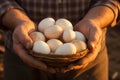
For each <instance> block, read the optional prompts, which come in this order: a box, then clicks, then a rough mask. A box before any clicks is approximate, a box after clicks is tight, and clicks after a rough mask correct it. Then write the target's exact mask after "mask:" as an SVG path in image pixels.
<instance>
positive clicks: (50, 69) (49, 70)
mask: <svg viewBox="0 0 120 80" xmlns="http://www.w3.org/2000/svg"><path fill="white" fill-rule="evenodd" d="M47 71H48V72H50V73H56V72H57V71H56V69H54V68H50V67H49V68H47Z"/></svg>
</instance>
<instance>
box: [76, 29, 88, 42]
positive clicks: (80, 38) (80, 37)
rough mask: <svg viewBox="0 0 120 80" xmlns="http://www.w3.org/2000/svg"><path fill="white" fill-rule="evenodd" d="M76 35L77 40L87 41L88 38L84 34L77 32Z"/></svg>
mask: <svg viewBox="0 0 120 80" xmlns="http://www.w3.org/2000/svg"><path fill="white" fill-rule="evenodd" d="M75 35H76V38H75V39H76V40H82V41H86V38H85V36H84V34H83V33H81V32H79V31H75Z"/></svg>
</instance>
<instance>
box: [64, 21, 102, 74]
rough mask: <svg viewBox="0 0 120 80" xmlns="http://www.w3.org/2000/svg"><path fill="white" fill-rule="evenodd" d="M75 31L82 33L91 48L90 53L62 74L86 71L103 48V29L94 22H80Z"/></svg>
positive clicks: (65, 69)
mask: <svg viewBox="0 0 120 80" xmlns="http://www.w3.org/2000/svg"><path fill="white" fill-rule="evenodd" d="M74 29H75V30H77V31H80V32H82V33H83V34H84V35H85V37H86V39H87V44H88V48H89V50H90V51H89V53H88V54H87V55H86V56H85V57H84V58H82V59H80V60H79V61H78V62H77V63H75V64H70V65H69V66H68V67H67V68H64V69H62V72H67V71H70V70H77V69H84V68H85V67H86V66H87V65H88V64H89V63H91V62H93V61H94V60H95V59H96V57H97V55H98V53H99V51H100V48H101V40H102V37H103V36H102V29H101V28H100V26H98V25H97V24H96V23H95V22H94V21H92V20H82V21H80V22H78V23H77V24H76V25H75V27H74Z"/></svg>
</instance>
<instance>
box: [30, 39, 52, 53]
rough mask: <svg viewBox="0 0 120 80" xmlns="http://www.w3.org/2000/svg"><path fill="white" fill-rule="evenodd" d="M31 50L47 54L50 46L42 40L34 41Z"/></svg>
mask: <svg viewBox="0 0 120 80" xmlns="http://www.w3.org/2000/svg"><path fill="white" fill-rule="evenodd" d="M32 50H33V52H35V53H41V54H49V53H50V48H49V46H48V44H47V43H45V42H44V41H36V42H35V43H34V45H33V49H32Z"/></svg>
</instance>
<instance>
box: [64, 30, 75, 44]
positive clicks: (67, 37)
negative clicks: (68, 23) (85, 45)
mask: <svg viewBox="0 0 120 80" xmlns="http://www.w3.org/2000/svg"><path fill="white" fill-rule="evenodd" d="M75 37H76V36H75V32H74V31H73V30H71V29H67V30H65V31H64V32H63V40H64V41H65V42H70V41H72V40H74V39H75Z"/></svg>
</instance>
